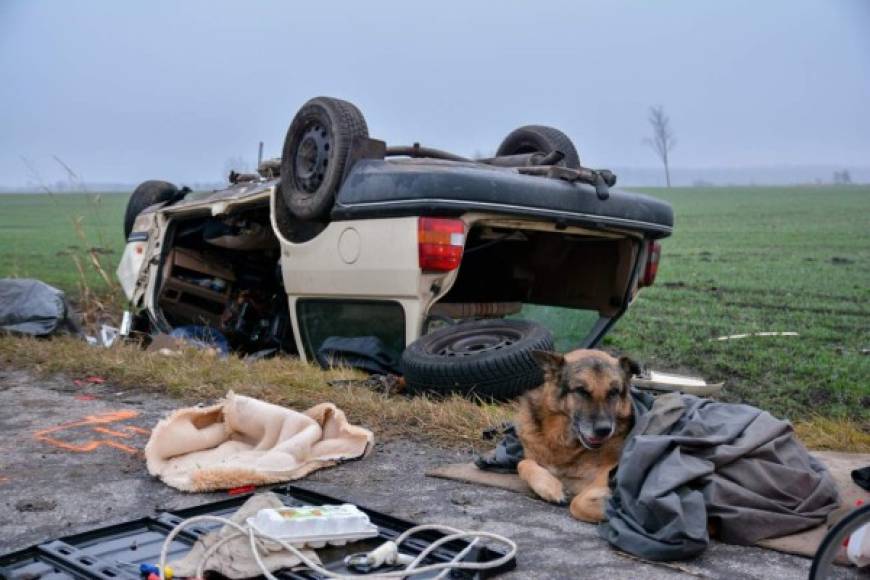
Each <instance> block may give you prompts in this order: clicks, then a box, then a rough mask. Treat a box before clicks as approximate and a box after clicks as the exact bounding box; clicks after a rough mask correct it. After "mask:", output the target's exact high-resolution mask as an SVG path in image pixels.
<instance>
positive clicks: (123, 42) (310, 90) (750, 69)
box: [0, 0, 870, 189]
mask: <svg viewBox="0 0 870 580" xmlns="http://www.w3.org/2000/svg"><path fill="white" fill-rule="evenodd" d="M342 14H343V15H342ZM868 29H870V3H868V2H861V1H860V0H844V1H840V2H833V3H827V2H821V1H810V0H800V1H794V2H785V1H775V2H769V3H764V4H761V5H759V4H757V3H752V2H732V3H728V4H727V5H726V4H721V5H720V4H717V5H712V4H706V3H705V4H700V3H695V2H688V1H676V0H674V1H669V2H662V3H656V5H655V6H654V7H653V6H650V5H648V4H646V3H640V2H613V3H608V4H607V5H602V4H593V3H573V2H570V3H569V2H555V3H550V4H548V5H547V10H545V11H544V10H532V9H530V8H529V7H528V5H526V4H522V3H519V2H506V3H500V4H499V5H498V9H497V10H494V9H493V8H492V7H491V6H481V5H466V4H463V3H459V2H448V3H444V4H439V5H438V6H420V5H410V4H403V3H398V2H390V3H383V4H378V5H376V6H370V5H363V4H338V5H336V6H335V7H333V8H332V9H330V10H324V9H323V7H322V6H320V7H319V6H315V5H309V4H305V5H298V6H296V5H290V4H283V3H282V4H278V3H257V4H253V5H249V4H235V3H230V2H225V1H218V2H185V3H183V4H175V3H170V2H148V3H124V4H116V3H113V2H106V1H94V2H87V3H77V4H72V3H63V2H58V1H33V2H25V1H19V0H7V1H5V2H3V3H2V4H0V70H2V71H3V72H4V73H5V74H4V76H5V77H6V81H5V83H4V84H5V87H4V89H3V90H2V91H0V186H2V187H3V188H6V189H8V188H14V187H16V186H24V185H26V184H27V183H28V182H31V183H32V182H34V180H35V178H36V177H38V178H39V179H41V180H42V181H44V182H45V183H48V184H54V183H56V182H58V181H62V180H64V179H65V173H64V171H63V169H62V168H61V167H60V165H59V164H58V163H57V162H55V160H54V159H53V156H57V157H58V158H60V159H62V160H63V162H64V163H66V164H68V165H69V166H70V167H71V168H72V169H73V170H74V171H75V172H76V173H77V174H78V175H79V176H80V178H81V179H82V180H83V181H84V182H86V183H136V182H139V181H142V180H144V179H151V178H161V179H168V180H170V181H174V182H178V183H186V182H201V183H216V182H219V181H220V180H221V179H222V178H223V177H224V175H225V172H226V170H227V167H228V164H229V161H230V160H232V159H236V160H239V159H241V160H242V161H243V162H244V164H245V165H247V168H248V169H252V168H253V166H254V165H255V161H256V150H257V143H258V141H261V140H262V141H264V142H265V154H266V156H277V155H278V154H279V152H280V149H281V145H282V143H283V138H284V132H285V131H286V129H287V125H288V124H289V123H290V120H291V119H292V117H293V115H294V114H295V112H296V110H297V109H298V107H299V106H301V105H302V104H303V103H304V102H305V101H306V100H307V99H309V98H311V97H313V96H317V95H323V94H325V95H331V96H337V97H341V98H345V99H348V100H350V101H353V102H354V103H356V104H357V105H358V106H359V107H360V109H361V110H362V112H363V114H364V115H365V116H366V119H367V121H368V125H369V132H370V134H371V136H372V137H374V138H379V139H384V140H386V141H387V142H388V143H390V144H410V143H412V142H415V141H419V142H421V143H422V144H424V145H428V146H433V147H438V148H441V149H447V150H451V151H454V152H456V153H459V154H463V155H474V154H477V153H480V154H487V153H492V152H493V151H494V150H495V149H496V147H497V146H498V143H499V142H500V141H501V139H502V138H504V136H505V135H507V133H508V132H510V131H511V130H512V129H514V128H515V127H517V126H520V125H523V124H528V123H540V124H549V125H553V126H555V127H558V128H560V129H562V130H563V131H565V132H566V133H567V134H568V135H569V136H571V137H572V139H573V140H574V142H575V144H576V145H577V148H578V150H579V151H580V157H581V160H582V161H583V163H584V165H588V166H591V167H609V168H613V169H615V170H617V171H619V169H620V168H623V169H626V170H629V175H630V174H631V172H632V171H635V172H638V171H639V172H646V171H649V172H651V173H650V175H651V178H653V177H654V173H653V172H655V171H657V170H659V164H658V160H657V158H656V156H655V154H654V153H653V152H652V150H651V149H650V148H649V147H648V146H647V145H645V144H644V139H645V138H646V137H648V136H649V135H650V129H649V125H648V123H647V114H648V110H649V107H650V106H652V105H663V106H664V108H665V110H666V111H667V113H668V115H669V116H670V118H671V123H672V126H673V129H674V132H675V134H676V138H677V146H676V148H675V149H674V151H673V154H672V170H673V172H674V176H675V183H676V184H680V185H688V184H690V183H684V182H683V181H681V179H682V178H681V177H680V175H681V172H684V173H685V175H686V177H685V180H686V181H689V182H691V181H692V180H696V181H697V180H707V179H708V178H707V177H704V176H705V175H709V174H710V173H709V172H710V171H713V172H714V173H716V172H719V173H721V172H723V171H724V172H725V173H724V174H723V175H727V174H728V171H740V170H749V171H752V170H764V169H771V168H780V169H784V174H783V177H784V180H783V182H784V183H801V182H804V181H805V179H803V178H802V177H801V176H803V175H804V173H806V175H807V177H806V180H810V181H811V180H813V179H824V180H830V178H831V175H830V174H819V175H812V172H813V171H817V172H820V171H821V169H819V170H813V168H825V170H828V169H831V168H834V169H849V170H850V171H851V172H852V177H853V180H855V181H870V111H868V110H867V107H866V101H867V99H868V98H870V35H868V34H867V33H866V31H867V30H868ZM481 47H485V48H483V49H481ZM25 159H26V160H28V162H27V163H25V161H23V160H25ZM28 164H30V166H31V167H30V168H29V167H28ZM31 168H32V169H33V170H31ZM788 168H802V169H801V171H804V170H806V171H804V173H799V174H796V175H795V179H793V180H790V181H789V180H788V179H787V177H789V175H788V173H789V172H788ZM637 174H638V175H641V173H637ZM693 174H694V175H696V177H694V178H693V177H692V175H693ZM747 175H748V174H747ZM765 179H767V178H765ZM771 179H774V180H775V179H777V178H774V177H771ZM622 182H623V183H626V182H625V181H624V180H623V181H622ZM629 182H631V180H629ZM657 184H658V183H649V184H648V185H657Z"/></svg>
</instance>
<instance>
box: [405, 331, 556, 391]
mask: <svg viewBox="0 0 870 580" xmlns="http://www.w3.org/2000/svg"><path fill="white" fill-rule="evenodd" d="M535 350H553V335H552V334H551V333H550V331H549V330H547V329H546V328H544V327H543V326H541V325H540V324H537V323H534V322H531V321H528V320H506V319H497V320H479V321H472V322H462V323H459V324H456V325H454V326H450V327H447V328H442V329H440V330H437V331H435V332H433V333H431V334H427V335H425V336H423V337H421V338H419V339H418V340H416V341H414V342H413V343H411V344H410V345H409V346H408V348H406V349H405V352H404V353H403V354H402V370H403V372H404V375H405V383H406V384H407V390H408V392H409V393H410V394H417V393H424V392H426V393H435V394H439V395H449V394H452V393H456V394H460V395H463V396H477V397H480V398H482V399H496V400H507V399H512V398H514V397H517V396H519V395H521V394H523V393H524V392H526V391H527V390H529V389H531V388H534V387H537V386H538V385H540V384H541V383H542V382H543V380H544V377H543V373H542V371H541V369H540V367H539V366H538V363H537V362H536V361H535V359H534V358H533V356H532V352H533V351H535Z"/></svg>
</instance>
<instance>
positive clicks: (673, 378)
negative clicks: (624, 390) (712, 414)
mask: <svg viewBox="0 0 870 580" xmlns="http://www.w3.org/2000/svg"><path fill="white" fill-rule="evenodd" d="M631 383H632V385H634V386H635V387H638V388H639V389H646V390H651V391H665V392H670V391H678V392H680V393H687V394H689V395H697V396H699V397H711V396H714V395H718V394H719V393H720V392H721V391H722V387H723V386H724V385H725V383H708V382H707V381H705V380H704V379H702V378H700V377H690V376H688V375H677V374H671V373H660V372H658V371H647V372H645V373H644V374H642V375H640V376H637V377H634V378H633V379H632V380H631Z"/></svg>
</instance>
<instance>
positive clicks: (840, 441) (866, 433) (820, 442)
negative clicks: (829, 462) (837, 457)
mask: <svg viewBox="0 0 870 580" xmlns="http://www.w3.org/2000/svg"><path fill="white" fill-rule="evenodd" d="M794 429H795V431H796V432H797V434H798V437H799V438H800V440H801V441H803V443H804V445H806V446H807V447H809V448H810V449H828V450H831V451H851V452H853V453H870V425H867V424H863V425H861V424H859V423H857V422H855V421H852V420H850V419H845V418H840V417H822V416H817V417H813V418H811V419H808V420H805V421H800V422H798V423H795V426H794Z"/></svg>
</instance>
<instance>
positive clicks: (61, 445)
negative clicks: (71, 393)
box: [33, 410, 149, 455]
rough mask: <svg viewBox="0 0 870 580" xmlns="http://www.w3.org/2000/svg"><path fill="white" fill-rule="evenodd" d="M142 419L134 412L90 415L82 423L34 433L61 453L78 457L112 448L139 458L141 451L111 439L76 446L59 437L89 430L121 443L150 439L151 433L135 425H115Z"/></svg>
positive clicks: (77, 422) (123, 411)
mask: <svg viewBox="0 0 870 580" xmlns="http://www.w3.org/2000/svg"><path fill="white" fill-rule="evenodd" d="M138 416H139V412H138V411H132V410H121V411H110V412H108V413H100V414H97V415H88V416H87V417H85V418H84V419H81V420H79V421H71V422H69V423H62V424H60V425H56V426H54V427H49V428H48V429H42V430H40V431H37V432H36V433H34V434H33V437H34V439H36V440H37V441H41V442H43V443H47V444H48V445H51V446H53V447H57V448H58V449H63V450H65V451H74V452H76V453H90V452H92V451H95V450H96V449H99V448H100V447H112V448H114V449H120V450H121V451H123V452H124V453H129V454H130V455H135V454H136V453H138V452H139V449H137V448H136V447H132V446H130V445H126V444H124V443H121V442H120V441H115V440H113V439H110V438H102V439H91V440H89V441H85V442H83V443H74V442H70V441H64V440H62V439H58V438H57V437H56V435H57V434H59V433H62V432H69V431H73V430H79V431H81V430H87V431H88V432H90V433H98V434H100V435H108V436H109V437H117V438H120V439H131V438H132V437H133V436H134V435H147V434H148V433H149V431H148V430H147V429H142V428H141V427H136V426H135V425H114V423H118V422H120V421H126V420H128V419H133V418H135V417H138ZM106 425H112V427H113V428H112V429H110V428H108V427H106Z"/></svg>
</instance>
